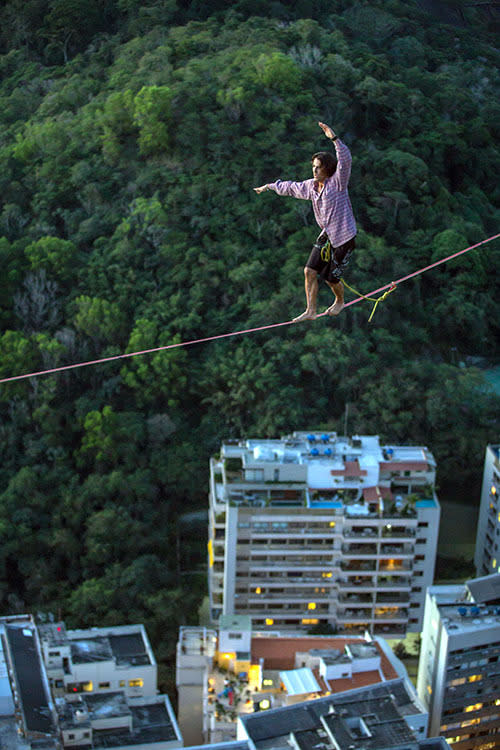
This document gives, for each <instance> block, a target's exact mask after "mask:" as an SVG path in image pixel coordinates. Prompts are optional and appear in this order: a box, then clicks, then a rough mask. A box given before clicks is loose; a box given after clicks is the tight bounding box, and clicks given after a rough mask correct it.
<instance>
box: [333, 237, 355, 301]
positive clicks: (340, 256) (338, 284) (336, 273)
mask: <svg viewBox="0 0 500 750" xmlns="http://www.w3.org/2000/svg"><path fill="white" fill-rule="evenodd" d="M354 247H355V241H354V238H353V239H352V240H348V241H347V242H344V244H343V245H341V246H340V247H336V248H334V250H333V256H332V264H331V270H330V274H331V275H330V280H329V281H327V282H326V283H327V284H328V286H329V287H330V289H331V290H332V292H333V293H334V295H335V302H334V303H333V305H331V306H330V307H329V308H328V309H327V311H326V312H327V313H328V315H338V314H339V313H340V312H342V310H343V309H344V285H343V284H342V281H341V279H342V274H343V273H344V271H345V269H346V268H347V266H348V265H349V260H350V258H351V255H352V252H353V250H354Z"/></svg>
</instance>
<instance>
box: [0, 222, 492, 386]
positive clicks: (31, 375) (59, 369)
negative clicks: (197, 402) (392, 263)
mask: <svg viewBox="0 0 500 750" xmlns="http://www.w3.org/2000/svg"><path fill="white" fill-rule="evenodd" d="M499 237H500V234H495V235H493V236H492V237H488V239H486V240H481V242H478V243H476V244H475V245H471V246H470V247H466V248H465V249H464V250H459V251H458V252H457V253H453V254H452V255H448V256H447V257H446V258H442V259H441V260H437V261H436V262H435V263H431V264H430V265H428V266H425V267H424V268H419V270H418V271H414V272H413V273H409V274H408V275H407V276H403V277H402V278H400V279H398V280H397V281H391V282H390V283H389V284H385V286H381V287H379V289H374V290H373V292H369V293H368V294H366V295H365V296H366V297H368V296H371V295H373V294H378V293H379V292H383V291H385V290H386V289H391V288H394V287H396V286H398V284H402V283H403V281H408V279H412V278H413V277H414V276H418V275H419V274H421V273H425V271H429V270H430V269H431V268H435V267H436V266H440V265H441V264H442V263H447V262H448V261H449V260H452V259H453V258H457V257H458V256H459V255H463V254H464V253H468V252H469V251H470V250H474V249H475V248H476V247H480V245H485V244H486V243H487V242H491V241H492V240H496V239H498V238H499ZM362 299H363V297H356V298H355V299H353V300H351V301H350V302H346V304H345V307H350V306H351V305H355V304H356V303H357V302H360V301H361V300H362ZM324 315H326V311H325V312H323V313H320V314H319V315H318V318H322V317H323V316H324ZM292 323H293V320H287V321H285V322H283V323H271V324H270V325H266V326H257V328H246V329H245V330H243V331H233V332H232V333H220V334H218V335H217V336H207V337H206V338H203V339H193V340H192V341H179V342H178V343H176V344H167V345H166V346H156V347H154V348H153V349H144V350H143V351H140V352H128V353H126V354H115V355H114V356H113V357H103V358H102V359H92V360H89V361H87V362H76V363H75V364H72V365H63V366H62V367H53V368H51V369H50V370H40V371H38V372H29V373H25V374H24V375H14V376H12V377H10V378H0V383H10V382H12V381H13V380H24V379H25V378H34V377H37V376H39V375H50V374H52V373H54V372H63V371H64V370H74V369H76V368H77V367H87V366H88V365H98V364H101V363H102V362H113V361H114V360H117V359H127V358H129V357H138V356H139V355H141V354H152V353H153V352H162V351H166V350H167V349H177V348H178V347H181V346H192V345H193V344H202V343H204V342H206V341H215V340H217V339H225V338H229V337H230V336H243V335H244V334H247V333H255V332H256V331H267V330H269V329H270V328H279V327H280V326H289V325H292Z"/></svg>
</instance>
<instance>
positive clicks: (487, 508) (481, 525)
mask: <svg viewBox="0 0 500 750" xmlns="http://www.w3.org/2000/svg"><path fill="white" fill-rule="evenodd" d="M474 563H475V565H476V574H477V575H478V576H487V575H490V574H491V573H499V572H500V445H488V446H487V448H486V455H485V458H484V470H483V483H482V487H481V504H480V506H479V520H478V526H477V537H476V550H475V555H474Z"/></svg>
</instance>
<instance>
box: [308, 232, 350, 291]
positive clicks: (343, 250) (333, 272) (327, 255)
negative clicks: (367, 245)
mask: <svg viewBox="0 0 500 750" xmlns="http://www.w3.org/2000/svg"><path fill="white" fill-rule="evenodd" d="M355 246H356V243H355V241H354V237H353V238H352V239H350V240H347V242H344V244H343V245H340V246H339V247H332V245H331V244H330V240H329V239H328V235H327V234H326V232H321V234H320V235H319V237H318V239H317V240H316V242H315V243H314V245H313V248H312V250H311V254H310V256H309V258H308V260H307V263H306V266H307V268H312V269H313V270H314V271H317V273H318V274H319V275H320V276H321V278H322V279H324V280H325V281H330V282H331V283H333V284H336V283H337V282H339V281H340V279H341V278H342V276H343V274H344V271H345V269H346V268H347V266H348V265H349V261H350V259H351V255H352V252H353V250H354V248H355Z"/></svg>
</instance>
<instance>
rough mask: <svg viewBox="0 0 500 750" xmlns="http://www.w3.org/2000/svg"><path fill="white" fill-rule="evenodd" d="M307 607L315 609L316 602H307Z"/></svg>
mask: <svg viewBox="0 0 500 750" xmlns="http://www.w3.org/2000/svg"><path fill="white" fill-rule="evenodd" d="M307 609H316V602H309V604H308V605H307Z"/></svg>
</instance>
